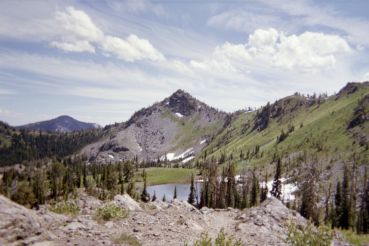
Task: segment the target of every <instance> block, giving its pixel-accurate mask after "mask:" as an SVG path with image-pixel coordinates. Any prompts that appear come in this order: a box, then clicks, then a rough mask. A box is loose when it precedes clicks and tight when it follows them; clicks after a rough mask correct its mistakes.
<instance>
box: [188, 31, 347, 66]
mask: <svg viewBox="0 0 369 246" xmlns="http://www.w3.org/2000/svg"><path fill="white" fill-rule="evenodd" d="M351 50H352V49H351V48H350V46H349V45H348V43H347V42H346V41H345V40H344V39H343V38H341V37H339V36H337V35H327V34H323V33H316V32H304V33H302V34H300V35H289V36H288V35H286V34H284V33H283V32H279V31H277V30H275V29H273V28H270V29H258V30H255V31H254V32H253V33H252V34H250V35H249V38H248V42H247V43H245V44H231V43H225V44H223V45H221V46H218V47H216V49H215V51H214V52H213V55H212V58H211V59H207V60H203V61H195V60H193V61H191V65H192V67H194V68H200V69H209V70H212V69H217V70H219V69H221V70H224V71H238V72H248V71H249V70H252V69H253V67H254V66H260V65H261V64H263V65H267V66H270V67H279V68H282V69H288V70H292V69H298V70H300V71H309V72H311V71H317V70H320V69H326V68H331V67H334V66H335V64H336V56H339V55H341V54H347V53H349V52H350V51H351Z"/></svg>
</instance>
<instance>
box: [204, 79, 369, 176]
mask: <svg viewBox="0 0 369 246" xmlns="http://www.w3.org/2000/svg"><path fill="white" fill-rule="evenodd" d="M368 94H369V86H368V85H367V84H360V83H352V84H348V85H347V86H346V87H345V88H343V89H342V90H341V91H340V92H339V93H338V94H337V95H333V96H330V97H322V96H321V97H317V96H315V97H305V96H302V95H299V94H295V95H293V96H289V97H286V98H283V99H281V100H279V101H277V102H275V103H273V104H271V105H267V106H265V107H263V108H261V109H259V110H258V111H255V112H237V113H235V114H234V115H233V118H232V122H231V124H230V125H229V126H228V127H227V128H225V129H224V130H223V131H222V133H221V134H219V135H218V136H217V137H216V138H215V139H214V140H213V141H212V142H211V143H210V144H209V145H208V146H207V147H206V148H205V149H204V151H203V153H202V154H201V156H200V157H199V159H200V160H201V157H204V155H205V153H206V155H207V157H208V158H209V157H212V156H214V157H215V158H216V159H217V160H219V159H220V160H221V162H222V161H224V160H229V159H232V160H233V161H234V162H237V163H238V167H239V169H240V168H243V167H254V166H256V167H260V166H262V165H267V164H270V163H271V162H272V161H273V160H275V159H276V158H277V157H281V158H283V159H285V160H290V161H292V162H293V160H294V159H296V158H299V157H300V156H301V155H303V154H304V153H308V154H313V155H315V156H316V157H317V158H318V160H323V159H324V160H325V162H326V163H334V162H337V161H346V160H350V158H351V157H352V154H353V153H357V154H358V156H360V158H361V159H362V160H368V159H369V157H368V156H369V152H368V138H367V137H368V136H367V135H369V122H368V121H367V120H365V119H366V118H365V115H366V114H367V112H368V111H367V109H368V103H367V101H369V100H364V98H365V96H367V95H368ZM366 98H368V96H367V97H366ZM366 98H365V99H366ZM360 103H361V104H364V105H362V106H361V108H363V109H362V110H361V111H360V112H361V117H362V118H363V115H364V120H361V121H360V122H359V124H358V125H356V126H354V127H352V128H351V129H348V126H349V124H350V122H351V121H353V119H354V118H355V112H356V111H357V110H358V107H359V106H360V105H359V104H360ZM265 111H268V112H267V113H265ZM356 114H357V112H356ZM265 115H267V117H266V116H265ZM263 121H264V122H263ZM265 122H267V126H266V127H265V126H264V125H265ZM260 127H265V129H260ZM282 131H283V132H284V134H282Z"/></svg>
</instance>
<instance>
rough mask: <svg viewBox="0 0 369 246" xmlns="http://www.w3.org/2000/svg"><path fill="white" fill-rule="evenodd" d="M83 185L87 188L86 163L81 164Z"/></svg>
mask: <svg viewBox="0 0 369 246" xmlns="http://www.w3.org/2000/svg"><path fill="white" fill-rule="evenodd" d="M83 186H84V187H85V188H87V165H86V163H84V164H83Z"/></svg>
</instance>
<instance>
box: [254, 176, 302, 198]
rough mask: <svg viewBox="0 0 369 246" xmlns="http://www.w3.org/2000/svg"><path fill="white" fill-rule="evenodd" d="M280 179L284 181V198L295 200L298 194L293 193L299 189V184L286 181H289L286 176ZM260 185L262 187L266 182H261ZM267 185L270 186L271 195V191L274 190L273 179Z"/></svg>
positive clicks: (269, 195)
mask: <svg viewBox="0 0 369 246" xmlns="http://www.w3.org/2000/svg"><path fill="white" fill-rule="evenodd" d="M280 180H281V182H282V200H283V201H284V202H289V201H293V200H295V199H296V196H295V195H294V194H293V193H294V192H296V191H297V190H298V187H297V184H295V183H286V181H287V179H286V178H281V179H280ZM260 186H261V187H262V188H263V187H265V182H261V183H260ZM267 187H268V197H271V194H270V191H271V190H272V187H273V180H271V181H268V182H267Z"/></svg>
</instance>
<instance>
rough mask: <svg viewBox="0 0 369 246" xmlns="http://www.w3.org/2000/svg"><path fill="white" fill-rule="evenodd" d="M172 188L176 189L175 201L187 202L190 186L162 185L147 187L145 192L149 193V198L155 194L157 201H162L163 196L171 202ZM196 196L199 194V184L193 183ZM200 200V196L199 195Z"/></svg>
mask: <svg viewBox="0 0 369 246" xmlns="http://www.w3.org/2000/svg"><path fill="white" fill-rule="evenodd" d="M174 187H177V199H178V200H181V201H187V199H188V195H189V194H190V187H191V185H190V184H162V185H152V186H148V187H147V192H149V194H150V197H151V198H152V196H153V195H154V192H155V194H156V198H157V199H158V200H162V199H163V196H164V194H165V198H166V200H167V201H171V200H173V195H174ZM195 187H196V188H197V189H196V190H197V192H198V194H200V190H201V184H200V183H195ZM199 198H200V195H199Z"/></svg>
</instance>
